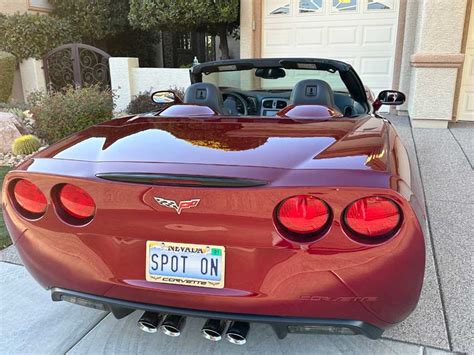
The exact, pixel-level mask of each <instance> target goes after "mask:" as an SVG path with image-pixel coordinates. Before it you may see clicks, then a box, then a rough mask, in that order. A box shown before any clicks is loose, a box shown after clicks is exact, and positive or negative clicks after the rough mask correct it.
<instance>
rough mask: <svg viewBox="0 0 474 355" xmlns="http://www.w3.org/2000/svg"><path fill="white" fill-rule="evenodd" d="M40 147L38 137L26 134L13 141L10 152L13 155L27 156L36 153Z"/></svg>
mask: <svg viewBox="0 0 474 355" xmlns="http://www.w3.org/2000/svg"><path fill="white" fill-rule="evenodd" d="M40 147H41V142H40V140H39V139H38V137H36V136H34V135H32V134H27V135H25V136H21V137H19V138H17V139H15V140H14V141H13V145H12V152H13V154H15V155H19V154H22V155H29V154H33V153H34V152H36V151H37V150H38V149H40Z"/></svg>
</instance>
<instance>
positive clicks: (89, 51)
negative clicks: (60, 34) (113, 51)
mask: <svg viewBox="0 0 474 355" xmlns="http://www.w3.org/2000/svg"><path fill="white" fill-rule="evenodd" d="M109 58H110V55H109V54H107V53H105V52H104V51H103V50H101V49H99V48H95V47H92V46H89V45H87V44H81V43H70V44H65V45H63V46H60V47H57V48H55V49H53V50H51V51H50V52H48V53H47V54H46V55H45V56H44V57H43V69H44V72H45V76H46V83H47V86H48V89H49V90H59V89H61V88H63V87H65V86H68V85H73V86H76V87H77V86H87V85H99V86H100V87H102V88H107V87H110V72H109Z"/></svg>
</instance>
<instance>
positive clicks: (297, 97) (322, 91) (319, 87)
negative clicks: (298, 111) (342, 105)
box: [290, 79, 335, 108]
mask: <svg viewBox="0 0 474 355" xmlns="http://www.w3.org/2000/svg"><path fill="white" fill-rule="evenodd" d="M290 105H322V106H327V107H331V108H333V107H335V104H334V93H333V91H332V89H331V87H330V86H329V84H328V83H327V82H325V81H323V80H318V79H306V80H301V81H299V82H297V83H296V85H295V87H294V88H293V90H292V91H291V96H290Z"/></svg>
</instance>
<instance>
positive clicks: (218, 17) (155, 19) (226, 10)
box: [128, 0, 239, 59]
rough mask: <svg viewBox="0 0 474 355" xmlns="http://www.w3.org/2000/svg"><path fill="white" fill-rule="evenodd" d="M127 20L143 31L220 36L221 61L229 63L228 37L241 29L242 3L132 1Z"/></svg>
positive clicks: (225, 0) (233, 0)
mask: <svg viewBox="0 0 474 355" xmlns="http://www.w3.org/2000/svg"><path fill="white" fill-rule="evenodd" d="M128 19H129V21H130V24H131V25H132V26H134V27H135V28H139V29H142V30H153V29H155V30H158V29H159V30H163V31H171V32H176V30H177V29H179V31H180V32H184V31H202V32H207V33H209V34H212V35H217V36H219V39H220V41H219V49H220V51H221V53H222V58H221V59H228V58H229V46H228V43H227V34H229V33H231V32H232V31H233V30H234V29H235V28H236V27H237V26H238V25H239V0H130V12H129V15H128Z"/></svg>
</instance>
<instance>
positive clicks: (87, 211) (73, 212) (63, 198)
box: [59, 184, 95, 220]
mask: <svg viewBox="0 0 474 355" xmlns="http://www.w3.org/2000/svg"><path fill="white" fill-rule="evenodd" d="M59 202H60V204H61V207H62V209H63V210H64V211H65V212H66V213H67V214H69V215H70V216H72V217H74V218H77V219H81V220H84V219H89V218H92V216H93V215H94V213H95V202H94V200H93V199H92V197H91V196H90V195H89V194H88V193H87V192H85V191H84V190H83V189H81V188H80V187H77V186H74V185H70V184H66V185H63V186H62V187H61V190H60V191H59Z"/></svg>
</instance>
